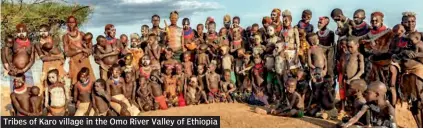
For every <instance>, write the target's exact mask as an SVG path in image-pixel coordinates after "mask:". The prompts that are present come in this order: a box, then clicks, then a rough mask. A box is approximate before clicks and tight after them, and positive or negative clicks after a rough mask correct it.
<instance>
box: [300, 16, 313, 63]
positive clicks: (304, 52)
mask: <svg viewBox="0 0 423 129" xmlns="http://www.w3.org/2000/svg"><path fill="white" fill-rule="evenodd" d="M310 25H311V24H310ZM298 35H299V37H300V49H299V51H298V58H300V62H301V64H303V65H304V66H307V62H308V50H309V49H310V44H309V42H308V41H307V33H306V32H305V30H304V29H298Z"/></svg>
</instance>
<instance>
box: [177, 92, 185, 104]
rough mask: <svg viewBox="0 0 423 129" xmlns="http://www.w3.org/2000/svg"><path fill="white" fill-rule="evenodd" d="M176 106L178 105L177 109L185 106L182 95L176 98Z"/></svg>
mask: <svg viewBox="0 0 423 129" xmlns="http://www.w3.org/2000/svg"><path fill="white" fill-rule="evenodd" d="M178 105H179V107H184V106H186V103H185V99H184V95H183V94H179V96H178Z"/></svg>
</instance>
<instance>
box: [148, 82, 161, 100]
mask: <svg viewBox="0 0 423 129" xmlns="http://www.w3.org/2000/svg"><path fill="white" fill-rule="evenodd" d="M148 85H149V86H151V90H152V93H153V96H154V97H159V96H162V95H163V91H162V86H161V85H160V84H158V83H157V82H150V83H149V84H148Z"/></svg>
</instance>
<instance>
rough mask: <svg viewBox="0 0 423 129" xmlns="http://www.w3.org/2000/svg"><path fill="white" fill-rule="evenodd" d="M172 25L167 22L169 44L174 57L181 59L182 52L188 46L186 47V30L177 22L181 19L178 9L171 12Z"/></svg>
mask: <svg viewBox="0 0 423 129" xmlns="http://www.w3.org/2000/svg"><path fill="white" fill-rule="evenodd" d="M169 19H170V26H167V23H165V24H166V33H167V41H166V43H167V45H168V47H169V48H171V49H172V51H173V53H174V54H173V59H175V60H177V61H179V62H180V61H181V54H182V53H183V52H185V50H186V48H185V47H184V46H185V45H184V44H185V43H184V31H183V29H182V28H180V27H178V25H176V22H177V21H178V19H179V13H178V12H177V11H172V12H170V17H169Z"/></svg>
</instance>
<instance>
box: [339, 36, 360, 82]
mask: <svg viewBox="0 0 423 129" xmlns="http://www.w3.org/2000/svg"><path fill="white" fill-rule="evenodd" d="M347 47H348V51H349V53H350V56H349V58H347V60H346V67H344V68H345V69H346V70H345V71H346V77H347V78H345V81H346V83H347V84H350V82H351V80H355V79H360V77H361V75H362V74H363V73H364V57H363V55H362V54H361V53H360V52H359V51H358V47H359V43H358V39H356V38H354V37H351V38H349V39H348V43H347Z"/></svg>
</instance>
